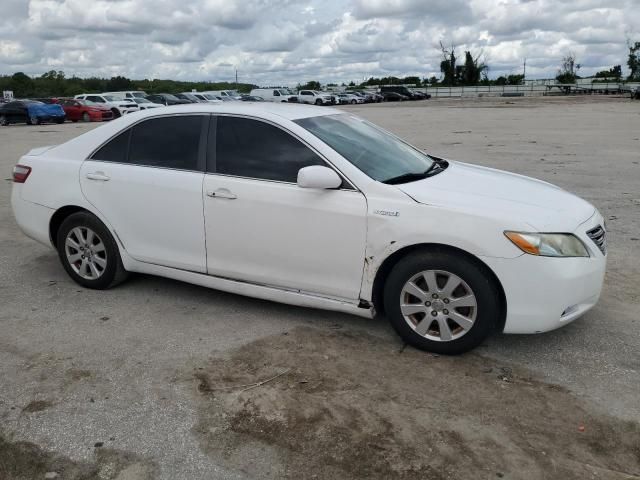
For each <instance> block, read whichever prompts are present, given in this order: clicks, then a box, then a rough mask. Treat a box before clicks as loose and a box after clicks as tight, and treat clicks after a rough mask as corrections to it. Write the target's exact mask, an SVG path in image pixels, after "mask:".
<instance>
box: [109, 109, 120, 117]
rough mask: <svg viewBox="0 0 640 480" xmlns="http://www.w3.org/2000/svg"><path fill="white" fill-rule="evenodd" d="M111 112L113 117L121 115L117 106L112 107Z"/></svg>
mask: <svg viewBox="0 0 640 480" xmlns="http://www.w3.org/2000/svg"><path fill="white" fill-rule="evenodd" d="M111 112H112V113H113V118H119V117H121V116H122V114H121V113H120V110H118V109H117V108H112V109H111Z"/></svg>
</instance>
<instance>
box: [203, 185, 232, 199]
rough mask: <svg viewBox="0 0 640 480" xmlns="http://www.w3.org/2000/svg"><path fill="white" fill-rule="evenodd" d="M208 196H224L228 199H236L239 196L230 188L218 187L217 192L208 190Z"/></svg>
mask: <svg viewBox="0 0 640 480" xmlns="http://www.w3.org/2000/svg"><path fill="white" fill-rule="evenodd" d="M207 196H209V197H211V198H224V199H226V200H235V199H236V198H238V196H237V195H236V194H235V193H231V191H230V190H229V189H228V188H218V189H217V190H216V191H215V192H207Z"/></svg>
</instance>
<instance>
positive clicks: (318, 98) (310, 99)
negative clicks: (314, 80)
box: [298, 90, 335, 105]
mask: <svg viewBox="0 0 640 480" xmlns="http://www.w3.org/2000/svg"><path fill="white" fill-rule="evenodd" d="M298 103H308V104H311V105H331V104H333V103H335V100H334V99H333V96H332V95H331V94H329V93H325V92H318V91H316V90H300V91H299V92H298Z"/></svg>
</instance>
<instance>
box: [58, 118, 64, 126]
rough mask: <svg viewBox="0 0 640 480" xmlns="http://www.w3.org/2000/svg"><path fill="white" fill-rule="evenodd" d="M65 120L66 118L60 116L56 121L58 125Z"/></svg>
mask: <svg viewBox="0 0 640 480" xmlns="http://www.w3.org/2000/svg"><path fill="white" fill-rule="evenodd" d="M64 120H65V119H64V118H58V119H57V120H56V123H57V124H58V125H62V124H63V123H64Z"/></svg>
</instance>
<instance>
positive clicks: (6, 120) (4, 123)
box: [0, 115, 9, 127]
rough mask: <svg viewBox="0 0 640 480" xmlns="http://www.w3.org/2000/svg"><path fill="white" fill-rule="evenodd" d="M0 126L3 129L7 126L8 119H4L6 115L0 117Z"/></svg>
mask: <svg viewBox="0 0 640 480" xmlns="http://www.w3.org/2000/svg"><path fill="white" fill-rule="evenodd" d="M0 125H2V126H3V127H7V126H9V119H8V118H7V117H6V115H0Z"/></svg>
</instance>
